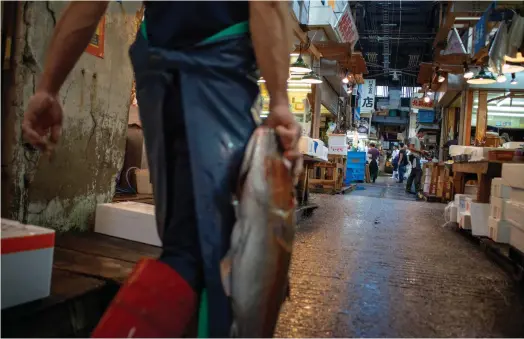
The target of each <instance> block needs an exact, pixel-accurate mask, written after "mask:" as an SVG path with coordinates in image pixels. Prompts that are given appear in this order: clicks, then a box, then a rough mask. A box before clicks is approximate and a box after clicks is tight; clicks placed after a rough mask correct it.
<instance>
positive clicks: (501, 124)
mask: <svg viewBox="0 0 524 339" xmlns="http://www.w3.org/2000/svg"><path fill="white" fill-rule="evenodd" d="M495 126H497V127H511V121H496V122H495Z"/></svg>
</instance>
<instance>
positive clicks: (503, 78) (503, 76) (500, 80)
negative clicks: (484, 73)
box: [497, 74, 508, 83]
mask: <svg viewBox="0 0 524 339" xmlns="http://www.w3.org/2000/svg"><path fill="white" fill-rule="evenodd" d="M506 80H508V79H507V78H506V76H505V75H504V74H499V76H498V77H497V82H501V83H502V82H506Z"/></svg>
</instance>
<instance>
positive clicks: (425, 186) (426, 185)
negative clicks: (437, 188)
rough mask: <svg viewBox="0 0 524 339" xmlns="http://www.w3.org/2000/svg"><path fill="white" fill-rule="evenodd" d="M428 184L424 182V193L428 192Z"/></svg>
mask: <svg viewBox="0 0 524 339" xmlns="http://www.w3.org/2000/svg"><path fill="white" fill-rule="evenodd" d="M429 186H430V184H424V193H429Z"/></svg>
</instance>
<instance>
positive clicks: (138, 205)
mask: <svg viewBox="0 0 524 339" xmlns="http://www.w3.org/2000/svg"><path fill="white" fill-rule="evenodd" d="M102 205H104V206H108V207H111V208H115V209H120V210H126V211H132V212H138V213H145V214H154V213H155V206H154V205H151V204H144V203H142V202H135V201H124V202H115V203H109V204H102Z"/></svg>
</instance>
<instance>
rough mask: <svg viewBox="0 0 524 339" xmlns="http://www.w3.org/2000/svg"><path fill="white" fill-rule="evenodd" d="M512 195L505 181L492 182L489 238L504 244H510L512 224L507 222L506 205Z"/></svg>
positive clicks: (500, 179) (495, 179) (496, 179)
mask: <svg viewBox="0 0 524 339" xmlns="http://www.w3.org/2000/svg"><path fill="white" fill-rule="evenodd" d="M510 194H511V187H510V186H509V185H508V183H507V182H506V181H505V180H504V179H502V178H494V179H493V180H492V181H491V199H490V200H491V203H490V216H489V219H488V225H489V237H490V238H491V239H493V241H496V242H500V243H504V244H507V243H509V236H510V230H511V224H509V223H508V222H507V221H506V203H507V201H508V199H509V197H510Z"/></svg>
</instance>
